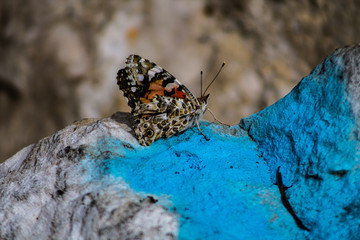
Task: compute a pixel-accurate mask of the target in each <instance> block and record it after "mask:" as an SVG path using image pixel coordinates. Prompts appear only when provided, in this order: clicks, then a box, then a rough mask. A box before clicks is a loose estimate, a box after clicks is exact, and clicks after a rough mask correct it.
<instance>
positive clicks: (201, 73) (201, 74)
mask: <svg viewBox="0 0 360 240" xmlns="http://www.w3.org/2000/svg"><path fill="white" fill-rule="evenodd" d="M202 76H203V71H202V70H201V71H200V96H202Z"/></svg>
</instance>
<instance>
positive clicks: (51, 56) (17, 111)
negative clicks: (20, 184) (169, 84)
mask: <svg viewBox="0 0 360 240" xmlns="http://www.w3.org/2000/svg"><path fill="white" fill-rule="evenodd" d="M359 7H360V1H355V0H343V1H335V0H334V1H330V0H300V1H284V0H268V1H265V0H178V1H175V0H146V1H141V0H131V1H130V0H117V1H115V0H107V1H101V0H65V1H51V0H44V1H39V0H27V1H23V0H3V1H0V56H1V57H0V135H1V138H0V162H1V161H4V160H5V159H7V158H8V157H10V156H11V155H13V154H14V153H16V152H17V151H19V150H20V149H21V148H22V147H25V146H27V145H29V144H31V143H34V142H36V141H38V140H39V139H41V138H43V137H45V136H47V135H50V134H52V133H53V132H55V131H57V130H59V129H61V128H63V127H65V126H66V125H69V124H71V123H72V122H74V121H76V120H80V119H82V118H101V117H107V116H110V115H111V114H112V113H114V112H116V111H129V108H128V107H127V104H126V100H125V98H124V97H123V95H122V93H121V92H120V91H119V89H118V86H117V85H116V79H115V78H116V73H117V71H118V69H119V68H123V67H124V62H125V59H126V57H127V56H128V55H129V54H133V53H136V54H139V55H141V56H143V57H145V58H147V59H149V60H151V61H153V62H155V63H157V64H159V65H160V66H162V67H163V68H165V69H166V70H168V71H169V72H170V73H172V74H173V75H174V76H175V77H176V78H178V79H179V80H180V81H181V82H182V83H184V84H185V85H186V86H187V87H188V88H189V89H190V90H191V91H192V92H193V93H194V94H195V95H196V96H199V95H200V70H203V71H204V88H205V87H206V86H207V84H208V83H209V82H210V81H211V79H212V78H213V77H214V75H215V74H216V72H217V71H218V69H219V67H220V66H221V63H222V62H223V61H226V63H227V65H226V66H225V68H224V69H223V71H222V73H221V75H220V76H219V78H218V79H217V81H216V82H215V83H214V84H213V85H212V87H211V88H210V90H209V93H210V103H209V107H210V109H211V110H212V112H214V113H215V115H216V116H217V118H218V119H220V120H221V121H223V122H225V123H228V124H237V123H239V121H240V119H241V118H242V117H246V116H248V115H250V114H253V113H256V112H258V111H259V110H261V109H263V108H265V107H267V106H269V105H271V104H273V103H274V102H275V101H277V100H278V99H280V98H282V97H283V96H285V95H286V94H287V93H288V92H289V91H291V89H292V88H293V87H294V86H295V85H296V84H297V83H298V82H299V81H300V80H301V78H302V77H304V76H306V75H307V74H309V72H310V71H311V70H312V68H313V67H315V66H316V65H317V64H319V63H320V62H321V61H322V59H323V58H324V57H326V56H327V55H328V54H330V53H331V52H332V51H333V50H335V48H338V47H342V46H345V45H350V44H354V43H357V42H359V40H360V31H359V30H360V29H359V28H360V27H359V26H360V14H359V11H358V9H360V8H359ZM206 119H208V120H211V121H212V120H213V119H212V117H211V116H208V115H206Z"/></svg>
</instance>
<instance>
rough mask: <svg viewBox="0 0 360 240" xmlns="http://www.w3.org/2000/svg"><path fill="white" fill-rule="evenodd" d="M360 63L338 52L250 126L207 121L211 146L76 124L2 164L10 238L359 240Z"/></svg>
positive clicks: (2, 209) (111, 125) (117, 119)
mask: <svg viewBox="0 0 360 240" xmlns="http://www.w3.org/2000/svg"><path fill="white" fill-rule="evenodd" d="M358 66H360V45H354V46H350V47H345V48H341V49H338V50H336V51H335V52H334V53H332V54H331V55H329V56H328V57H327V58H325V59H324V61H323V62H322V63H321V64H319V65H318V66H317V67H316V68H315V69H314V70H313V71H312V72H311V73H310V74H309V75H308V76H307V77H305V78H303V79H302V81H301V82H300V83H299V84H298V85H297V86H296V87H295V88H294V89H293V90H292V91H291V92H290V93H289V94H288V95H287V96H286V97H284V98H282V99H281V100H279V101H278V102H276V103H275V104H274V105H272V106H270V107H268V108H266V109H264V110H263V111H261V112H259V113H257V114H254V115H252V116H250V117H248V118H245V119H242V120H241V122H240V124H239V125H237V126H232V127H227V126H222V125H218V124H213V123H206V122H202V123H201V125H200V127H201V129H202V131H203V132H204V134H206V136H207V137H208V138H209V139H210V141H206V140H205V139H204V137H203V136H202V135H201V134H200V133H199V132H198V130H197V129H196V128H193V129H189V130H187V131H186V132H184V133H183V134H180V135H178V136H174V137H171V138H169V139H160V140H158V141H156V142H155V143H153V144H152V145H151V146H150V147H142V146H140V145H139V144H138V142H137V141H136V139H135V138H134V136H133V132H132V130H131V128H130V125H131V122H132V117H131V115H130V114H124V113H117V114H115V115H113V116H112V117H111V118H106V119H99V120H96V119H89V120H83V121H81V122H78V123H74V124H72V125H70V126H68V127H66V128H65V129H63V130H61V131H58V132H56V133H55V134H53V135H52V136H50V137H47V138H44V139H42V140H41V141H39V142H38V143H36V144H33V145H30V146H29V147H27V148H25V149H23V150H21V151H20V152H19V153H17V154H16V155H14V156H13V157H12V158H10V159H9V160H8V161H6V162H5V163H3V164H1V165H0V238H6V239H13V238H19V239H26V238H39V237H40V238H61V239H62V238H70V239H89V238H91V239H107V238H128V239H159V238H160V239H174V238H179V239H357V238H358V236H360V228H359V226H360V217H359V216H360V215H359V209H360V202H359V200H358V196H359V193H360V187H359V184H358V183H359V178H360V177H359V176H360V172H359V169H360V168H359V159H360V158H359V157H360V153H359V149H360V135H359V130H360V125H359V116H360V114H359V112H360V106H359V93H360V84H359V82H360V77H359V76H360V74H359V69H358V68H359V67H358ZM280 173H281V179H280V177H279V176H280ZM276 176H277V177H276ZM281 183H283V185H281ZM277 185H278V186H277ZM279 189H282V190H281V191H282V192H281V193H280V192H279ZM286 204H287V205H286ZM284 205H286V206H284ZM289 205H290V206H291V207H289ZM289 209H292V210H289ZM295 216H296V217H295ZM295 219H296V221H295ZM299 221H301V224H300V223H299Z"/></svg>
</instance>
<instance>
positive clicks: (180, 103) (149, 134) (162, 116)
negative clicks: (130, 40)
mask: <svg viewBox="0 0 360 240" xmlns="http://www.w3.org/2000/svg"><path fill="white" fill-rule="evenodd" d="M117 84H118V85H119V88H120V90H122V91H123V92H124V96H125V97H126V98H127V99H128V105H129V107H130V108H131V113H132V114H133V116H134V117H135V134H136V137H137V138H138V140H139V142H140V144H141V145H143V146H146V145H150V144H152V143H153V142H154V141H155V140H157V139H159V138H162V137H164V138H167V137H170V136H172V135H174V134H177V133H180V132H182V131H185V130H186V129H188V128H191V127H193V126H196V125H197V123H198V121H200V119H201V118H202V116H203V114H204V113H205V111H206V109H207V101H208V97H209V95H206V96H202V97H200V98H196V97H194V95H193V94H192V93H191V92H190V91H189V90H188V89H187V88H186V87H185V86H184V85H183V84H182V83H180V82H179V81H178V80H177V79H176V78H175V77H174V76H172V75H171V74H170V73H169V72H167V71H166V70H165V69H163V68H161V67H159V66H158V65H156V64H155V63H153V62H150V61H149V60H146V59H144V58H142V57H140V56H138V55H130V56H129V57H128V58H127V60H126V64H125V68H123V69H120V70H119V72H118V75H117Z"/></svg>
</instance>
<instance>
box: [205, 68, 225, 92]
mask: <svg viewBox="0 0 360 240" xmlns="http://www.w3.org/2000/svg"><path fill="white" fill-rule="evenodd" d="M224 66H225V62H223V63H222V65H221V67H220V69H219V71H218V72H217V74H216V75H215V77H214V79H213V80H212V81H211V83H210V84H209V85H208V86H207V88H206V89H205V92H204V93H203V94H202V96H204V95H205V93H206V91H207V90H208V89H209V87H210V86H211V84H213V82H214V81H215V79H216V78H217V77H218V76H219V74H220V72H221V70H222V69H223V67H224Z"/></svg>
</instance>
